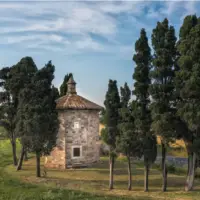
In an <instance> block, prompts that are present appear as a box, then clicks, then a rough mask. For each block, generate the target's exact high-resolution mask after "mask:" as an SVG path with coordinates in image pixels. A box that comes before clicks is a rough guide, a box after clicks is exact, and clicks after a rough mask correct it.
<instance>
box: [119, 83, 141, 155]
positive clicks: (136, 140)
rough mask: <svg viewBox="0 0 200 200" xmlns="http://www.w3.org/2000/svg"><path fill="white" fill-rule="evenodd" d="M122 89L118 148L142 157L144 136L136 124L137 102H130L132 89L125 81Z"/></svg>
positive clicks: (123, 151)
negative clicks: (138, 130) (139, 132)
mask: <svg viewBox="0 0 200 200" xmlns="http://www.w3.org/2000/svg"><path fill="white" fill-rule="evenodd" d="M120 91H121V106H122V107H121V108H120V110H119V114H120V123H119V125H118V128H119V137H118V139H117V148H118V151H120V152H121V153H124V154H125V155H126V156H133V157H141V154H142V148H141V147H142V142H141V139H142V138H141V135H140V134H138V132H137V131H136V130H137V129H136V128H135V125H134V121H135V119H134V113H135V109H136V102H135V101H133V102H132V103H130V104H129V101H130V94H131V91H130V89H129V87H128V85H127V83H125V85H124V87H121V88H120Z"/></svg>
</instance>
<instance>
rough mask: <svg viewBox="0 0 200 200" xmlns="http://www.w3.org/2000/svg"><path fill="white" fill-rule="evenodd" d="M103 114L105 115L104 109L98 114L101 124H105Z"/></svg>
mask: <svg viewBox="0 0 200 200" xmlns="http://www.w3.org/2000/svg"><path fill="white" fill-rule="evenodd" d="M105 113H106V110H105V108H103V109H102V110H101V112H100V119H99V120H100V123H101V124H105Z"/></svg>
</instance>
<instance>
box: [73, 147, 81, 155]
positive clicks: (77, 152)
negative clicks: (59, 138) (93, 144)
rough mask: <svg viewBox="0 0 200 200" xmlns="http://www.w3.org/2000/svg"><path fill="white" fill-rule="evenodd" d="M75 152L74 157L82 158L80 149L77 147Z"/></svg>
mask: <svg viewBox="0 0 200 200" xmlns="http://www.w3.org/2000/svg"><path fill="white" fill-rule="evenodd" d="M73 150H74V151H73V156H74V157H80V155H81V151H80V148H78V147H76V148H74V149H73Z"/></svg>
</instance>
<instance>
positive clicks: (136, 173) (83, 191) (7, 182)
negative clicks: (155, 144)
mask: <svg viewBox="0 0 200 200" xmlns="http://www.w3.org/2000/svg"><path fill="white" fill-rule="evenodd" d="M8 149H9V143H8V142H7V143H6V142H5V141H4V142H1V141H0V159H1V164H0V175H1V176H0V200H1V199H2V200H7V199H9V200H11V199H12V200H18V199H19V200H24V199H28V200H29V199H30V200H32V199H35V200H39V199H41V200H43V199H48V200H51V199H58V200H59V199H66V200H68V199H74V200H76V199H88V200H90V199H94V200H95V199H99V200H100V199H108V200H112V199H113V200H114V199H135V200H151V199H156V200H161V199H168V200H169V199H170V200H173V199H174V200H175V199H176V200H190V199H192V200H195V199H196V200H197V199H199V196H200V181H199V180H196V181H195V188H194V189H195V190H194V191H193V192H188V193H186V192H184V190H183V189H184V182H185V176H184V175H174V174H169V178H168V185H169V187H168V192H165V193H162V192H161V191H160V190H161V184H162V179H161V173H160V171H158V170H157V169H156V168H154V169H152V170H151V175H150V180H149V185H150V192H148V193H145V192H143V174H144V173H143V166H142V165H141V163H140V164H134V165H133V168H132V171H133V190H132V191H127V163H126V161H125V160H124V159H118V160H117V162H116V168H115V176H114V179H115V189H114V190H113V191H109V190H108V175H109V170H108V160H107V158H102V159H101V162H99V163H97V164H95V165H93V166H92V167H91V168H84V169H70V170H63V171H60V170H55V169H48V170H47V177H43V178H36V177H35V159H34V158H32V159H30V160H29V161H27V162H25V163H24V166H23V170H22V171H20V172H16V170H15V168H14V167H13V166H12V165H10V163H11V161H12V160H11V155H10V151H8ZM42 171H43V167H42ZM2 194H3V195H2Z"/></svg>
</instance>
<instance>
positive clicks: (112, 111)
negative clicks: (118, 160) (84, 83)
mask: <svg viewBox="0 0 200 200" xmlns="http://www.w3.org/2000/svg"><path fill="white" fill-rule="evenodd" d="M104 105H105V118H104V120H105V129H103V130H102V138H103V140H104V142H105V143H107V144H108V145H109V151H110V152H109V153H110V180H109V189H113V170H114V162H115V157H116V152H115V151H116V138H117V136H118V127H117V126H118V123H119V108H120V98H119V93H118V88H117V81H115V80H114V81H113V80H109V83H108V91H107V93H106V99H105V101H104Z"/></svg>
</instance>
